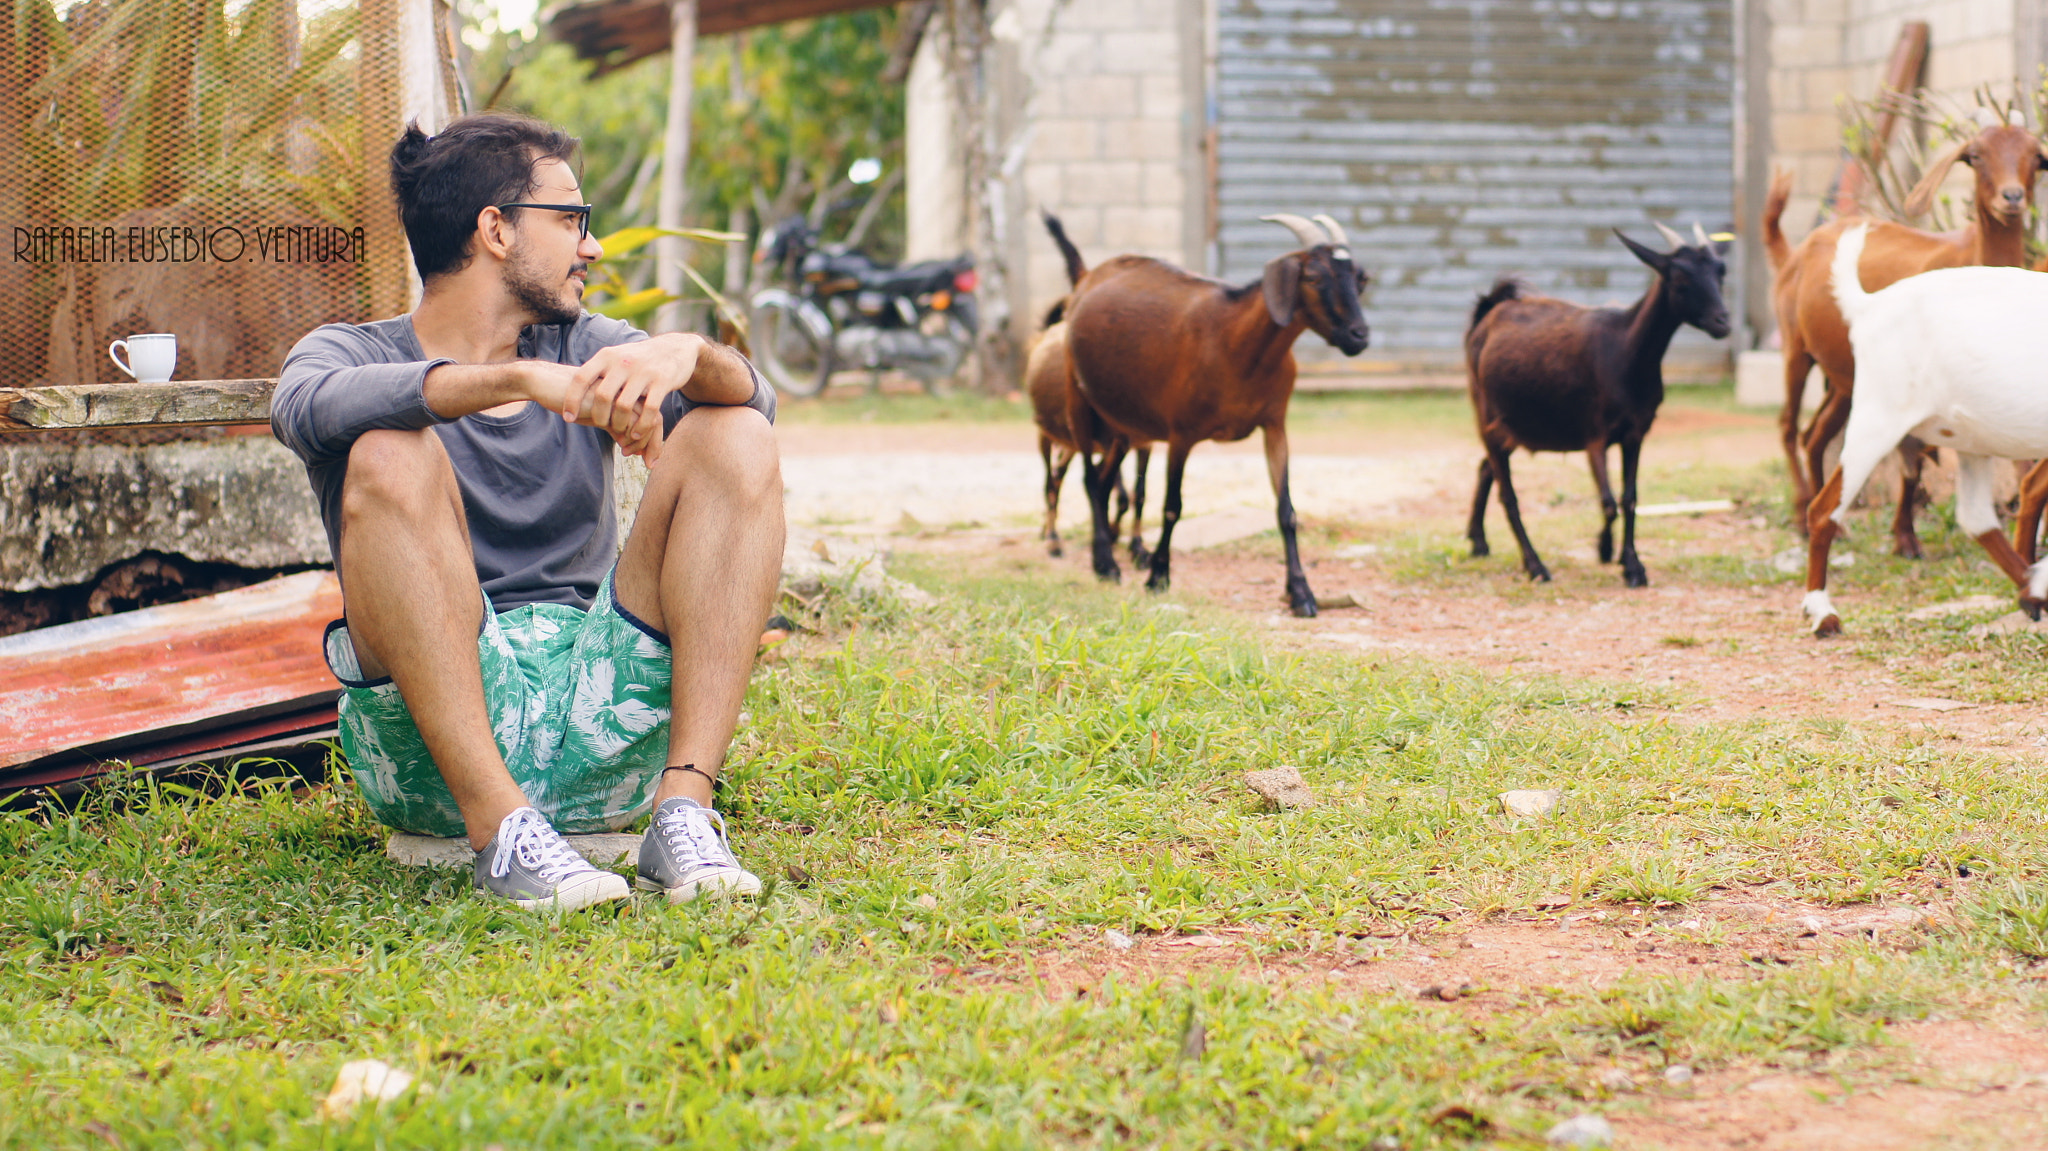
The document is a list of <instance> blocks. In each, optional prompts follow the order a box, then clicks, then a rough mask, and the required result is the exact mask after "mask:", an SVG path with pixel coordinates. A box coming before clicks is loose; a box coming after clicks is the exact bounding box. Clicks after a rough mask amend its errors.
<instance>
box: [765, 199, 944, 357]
mask: <svg viewBox="0 0 2048 1151" xmlns="http://www.w3.org/2000/svg"><path fill="white" fill-rule="evenodd" d="M754 260H755V261H756V262H757V263H765V264H768V265H770V266H772V267H774V268H776V269H777V270H778V271H779V272H781V273H782V275H783V276H784V277H786V278H787V279H788V280H790V281H791V282H793V284H794V290H792V289H790V288H783V287H769V288H764V289H762V290H761V291H760V292H757V293H755V295H754V298H753V299H752V300H751V301H749V305H750V308H751V311H752V320H751V335H750V341H749V342H750V343H751V344H752V346H753V350H754V362H755V364H756V365H757V366H758V367H759V368H760V369H761V374H762V375H764V376H766V377H767V378H768V382H769V383H771V384H773V385H774V386H775V388H776V389H777V390H778V391H781V392H783V393H785V394H788V395H792V396H815V395H817V394H818V393H819V392H822V391H824V390H825V385H826V384H827V383H828V382H829V381H830V380H831V377H832V373H833V372H835V371H838V370H840V369H842V368H853V367H859V368H865V369H867V371H868V372H869V374H870V377H871V380H873V381H874V382H877V383H878V382H879V379H880V376H881V373H882V372H884V371H886V370H889V369H897V370H901V371H903V372H905V373H907V374H908V375H910V376H912V377H915V378H916V379H917V380H919V381H920V382H921V383H923V384H924V387H925V390H926V391H935V390H936V387H937V384H938V382H939V381H940V380H944V379H947V378H950V377H951V376H952V375H953V374H954V373H955V372H957V371H959V369H960V365H961V363H962V362H963V361H965V360H966V358H967V353H968V352H969V351H970V350H971V349H972V348H973V347H974V338H975V311H974V289H975V286H976V277H975V274H974V258H973V257H972V256H960V257H957V258H955V259H951V260H926V261H923V262H921V263H916V264H906V265H903V266H902V267H891V266H888V265H883V264H877V263H875V262H874V261H873V260H870V259H868V258H867V257H866V256H865V255H863V254H861V253H860V252H856V251H847V250H846V249H845V248H843V247H842V246H839V245H820V244H819V243H818V236H817V233H816V232H814V231H813V230H812V229H811V227H810V225H809V223H808V222H807V221H805V220H804V219H803V218H802V217H800V216H798V217H791V218H790V219H788V220H784V221H783V222H782V223H780V224H778V225H776V226H775V227H774V228H773V229H772V230H771V231H770V233H769V234H768V235H767V236H765V237H763V239H762V243H761V245H760V246H759V247H758V248H756V249H755V251H754ZM870 386H871V387H872V386H874V385H873V383H871V385H870Z"/></svg>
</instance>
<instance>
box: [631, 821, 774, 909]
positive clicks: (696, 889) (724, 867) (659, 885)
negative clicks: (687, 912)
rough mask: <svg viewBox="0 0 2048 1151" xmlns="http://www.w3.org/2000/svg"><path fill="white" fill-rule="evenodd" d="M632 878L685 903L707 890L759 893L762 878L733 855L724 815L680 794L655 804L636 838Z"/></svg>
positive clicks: (642, 886) (641, 887) (637, 884)
mask: <svg viewBox="0 0 2048 1151" xmlns="http://www.w3.org/2000/svg"><path fill="white" fill-rule="evenodd" d="M633 882H634V884H635V885H636V886H638V887H639V888H640V890H642V891H659V892H663V893H665V894H666V895H667V896H668V899H669V902H670V903H687V902H689V901H690V900H692V899H695V898H697V895H698V893H700V892H707V891H708V892H712V893H714V894H726V895H758V894H760V892H761V881H760V880H759V879H756V878H755V877H754V875H753V874H752V873H751V872H749V871H748V870H747V869H746V868H744V867H741V866H740V862H739V860H737V859H734V858H733V857H732V845H731V844H728V843H727V842H726V841H725V818H724V817H723V816H721V815H719V814H718V813H717V812H715V811H713V810H711V809H710V808H708V807H700V806H698V804H697V802H696V801H695V800H693V799H689V798H687V797H685V796H680V795H678V796H676V797H674V798H673V799H666V800H663V801H662V803H661V806H660V807H657V808H655V809H654V822H653V823H651V824H649V825H648V827H647V838H646V839H643V840H641V841H640V874H639V877H638V878H636V879H634V881H633Z"/></svg>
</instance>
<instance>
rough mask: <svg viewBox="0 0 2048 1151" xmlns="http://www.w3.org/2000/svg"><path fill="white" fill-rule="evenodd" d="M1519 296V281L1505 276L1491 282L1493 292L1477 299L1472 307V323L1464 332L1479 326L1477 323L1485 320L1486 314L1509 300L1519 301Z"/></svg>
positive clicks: (1520, 287)
mask: <svg viewBox="0 0 2048 1151" xmlns="http://www.w3.org/2000/svg"><path fill="white" fill-rule="evenodd" d="M1521 296H1522V282H1521V281H1520V280H1512V279H1509V278H1508V277H1506V276H1502V277H1501V278H1500V279H1498V280H1495V281H1494V282H1493V290H1491V291H1489V292H1487V293H1486V294H1485V295H1483V296H1481V297H1479V302H1478V303H1477V304H1474V305H1473V306H1472V323H1471V326H1470V327H1467V328H1466V329H1465V330H1466V331H1467V332H1470V331H1471V330H1472V329H1473V328H1476V327H1478V326H1479V321H1481V320H1483V319H1485V318H1486V313H1488V312H1491V311H1492V310H1494V309H1495V308H1497V307H1499V306H1501V305H1502V304H1505V303H1507V302H1508V301H1509V300H1517V299H1520V298H1521Z"/></svg>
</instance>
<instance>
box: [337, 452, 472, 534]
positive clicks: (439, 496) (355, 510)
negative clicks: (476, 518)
mask: <svg viewBox="0 0 2048 1151" xmlns="http://www.w3.org/2000/svg"><path fill="white" fill-rule="evenodd" d="M454 478H455V473H454V469H453V466H452V465H451V464H450V463H449V462H448V452H447V449H445V448H443V447H442V446H441V440H440V437H438V436H436V435H435V434H434V433H433V432H431V431H416V432H406V431H393V430H389V429H379V430H377V431H372V432H365V433H364V434H363V435H362V436H361V437H360V438H358V439H357V440H356V442H355V443H354V444H353V445H352V446H351V447H350V448H349V453H348V474H347V478H346V479H344V480H343V481H342V488H341V515H342V522H343V524H344V525H347V524H348V523H350V522H358V523H359V522H362V521H364V520H365V519H369V518H377V517H383V516H392V515H396V516H400V517H403V518H407V519H420V518H424V517H426V516H428V515H430V514H431V513H432V512H434V511H436V510H438V509H442V508H445V507H446V506H447V505H448V500H449V497H450V489H451V486H452V485H453V483H454ZM457 498H458V499H459V498H460V497H459V496H457Z"/></svg>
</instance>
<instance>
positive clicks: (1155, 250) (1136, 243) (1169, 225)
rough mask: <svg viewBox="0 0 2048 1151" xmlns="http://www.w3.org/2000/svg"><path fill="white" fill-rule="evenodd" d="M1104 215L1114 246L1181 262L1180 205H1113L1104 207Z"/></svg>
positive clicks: (1118, 248)
mask: <svg viewBox="0 0 2048 1151" xmlns="http://www.w3.org/2000/svg"><path fill="white" fill-rule="evenodd" d="M1102 216H1103V228H1104V230H1106V231H1107V232H1108V233H1109V239H1110V246H1111V247H1113V248H1114V249H1116V250H1117V251H1119V252H1137V253H1139V254H1141V255H1146V256H1157V257H1158V258H1160V259H1162V260H1170V261H1173V262H1176V263H1178V262H1179V260H1180V238H1181V237H1180V211H1179V209H1176V208H1136V207H1110V208H1105V209H1103V212H1102Z"/></svg>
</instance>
